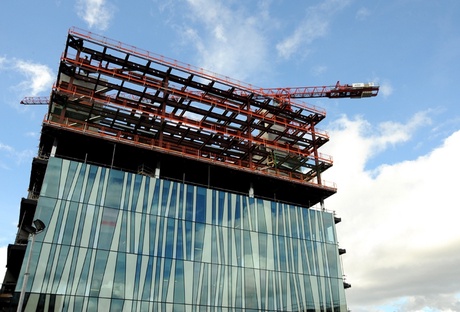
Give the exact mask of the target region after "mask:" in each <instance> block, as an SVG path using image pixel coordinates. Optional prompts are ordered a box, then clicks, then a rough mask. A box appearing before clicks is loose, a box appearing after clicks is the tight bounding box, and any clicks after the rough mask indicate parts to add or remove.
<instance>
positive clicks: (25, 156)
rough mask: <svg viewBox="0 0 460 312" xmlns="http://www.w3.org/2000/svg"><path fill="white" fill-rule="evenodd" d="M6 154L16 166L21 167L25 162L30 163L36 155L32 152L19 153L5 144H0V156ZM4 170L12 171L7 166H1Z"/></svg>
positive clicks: (23, 151)
mask: <svg viewBox="0 0 460 312" xmlns="http://www.w3.org/2000/svg"><path fill="white" fill-rule="evenodd" d="M3 154H6V156H7V157H8V158H10V159H12V160H13V161H14V162H15V163H16V165H21V164H22V163H23V162H24V161H26V162H27V161H29V160H30V159H31V158H32V157H33V156H34V155H35V153H34V152H33V151H32V150H22V151H17V150H16V149H15V148H13V147H12V146H10V145H7V144H3V143H1V142H0V155H3ZM1 167H2V169H10V167H9V166H7V165H6V164H4V163H3V164H2V165H1Z"/></svg>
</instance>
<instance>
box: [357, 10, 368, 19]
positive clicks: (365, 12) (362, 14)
mask: <svg viewBox="0 0 460 312" xmlns="http://www.w3.org/2000/svg"><path fill="white" fill-rule="evenodd" d="M370 15H371V11H369V9H367V8H360V9H359V10H358V11H357V12H356V18H357V19H358V20H364V19H366V18H367V17H368V16H370Z"/></svg>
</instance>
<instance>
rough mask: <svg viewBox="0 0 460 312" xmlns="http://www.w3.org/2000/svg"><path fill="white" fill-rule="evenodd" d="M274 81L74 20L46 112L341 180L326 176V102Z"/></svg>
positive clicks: (159, 145)
mask: <svg viewBox="0 0 460 312" xmlns="http://www.w3.org/2000/svg"><path fill="white" fill-rule="evenodd" d="M266 90H267V89H262V88H257V87H254V86H252V85H249V84H245V83H242V82H240V81H237V80H232V79H230V78H228V77H224V76H220V75H218V74H214V73H211V72H208V71H205V70H203V69H200V68H196V67H193V66H190V65H187V64H183V63H180V62H178V61H175V60H171V59H168V58H165V57H163V56H160V55H157V54H153V53H151V52H148V51H144V50H140V49H137V48H135V47H132V46H129V45H125V44H123V43H121V42H118V41H114V40H111V39H108V38H105V37H101V36H98V35H95V34H92V33H90V32H86V31H83V30H80V29H76V28H72V29H70V30H69V33H68V37H67V43H66V47H65V51H64V53H63V55H62V57H61V62H60V66H59V73H58V77H57V81H56V84H55V85H54V87H53V89H52V92H51V96H50V103H49V104H50V105H49V111H48V114H47V116H46V117H45V121H44V122H45V124H47V125H48V126H51V127H57V128H61V129H62V128H64V129H66V130H69V131H76V132H83V133H86V134H87V135H93V136H94V135H96V136H99V137H104V138H107V139H109V140H117V141H122V142H124V143H126V144H134V145H137V146H139V147H142V148H147V149H154V150H158V151H161V152H163V153H171V154H176V155H177V154H179V155H182V156H184V157H190V158H193V159H197V160H200V161H205V162H212V163H214V164H217V165H222V166H229V167H233V168H235V169H238V170H246V171H247V170H249V171H253V172H257V173H259V174H266V175H270V176H274V177H279V178H283V179H290V180H292V182H294V183H307V184H314V185H317V186H318V187H326V188H328V187H330V188H335V187H334V185H330V184H327V183H325V182H324V181H322V180H321V172H323V171H324V170H326V169H328V168H329V167H331V166H332V157H330V156H328V155H324V154H321V153H319V152H318V148H320V147H321V146H322V145H323V144H325V143H326V142H327V141H328V139H329V137H328V135H327V133H324V132H321V131H319V130H318V129H317V128H316V125H317V124H318V123H319V122H320V121H321V120H322V119H324V118H325V111H324V110H322V109H319V108H317V107H313V106H311V107H310V106H307V105H306V104H304V103H302V102H298V101H297V100H295V99H291V98H286V97H285V96H283V95H277V94H276V93H273V94H270V93H267V91H266Z"/></svg>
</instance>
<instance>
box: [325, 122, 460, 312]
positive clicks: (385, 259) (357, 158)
mask: <svg viewBox="0 0 460 312" xmlns="http://www.w3.org/2000/svg"><path fill="white" fill-rule="evenodd" d="M426 116H427V114H426V113H419V114H416V115H415V116H414V117H413V118H412V119H411V120H410V121H409V122H407V123H406V124H396V123H393V122H387V123H383V124H380V125H379V126H378V127H377V129H373V127H371V125H370V124H369V123H368V122H366V121H365V120H363V119H360V118H357V119H355V120H349V119H348V118H347V117H343V118H341V119H340V120H338V121H337V122H336V123H335V124H334V129H332V131H331V130H330V131H329V133H330V137H331V141H330V142H329V143H328V144H327V145H329V146H327V145H326V146H325V148H327V149H328V150H327V151H326V152H327V153H328V154H331V155H333V156H334V167H332V168H331V169H329V170H328V171H327V172H325V174H324V176H325V177H326V178H327V180H333V181H335V182H337V184H338V193H337V194H336V195H334V196H332V197H331V198H330V199H328V200H327V201H326V204H327V206H326V208H328V209H332V210H335V211H336V212H337V213H338V215H339V216H340V217H342V219H343V222H342V223H340V224H339V225H338V226H337V229H338V231H339V237H338V238H339V241H340V245H341V247H343V248H346V249H347V254H346V255H344V256H343V260H344V269H345V273H346V275H347V280H348V282H350V283H351V284H352V288H351V289H349V290H347V298H348V302H349V307H350V308H351V309H352V310H353V311H371V310H372V311H375V309H371V307H376V306H379V305H383V304H386V305H389V304H393V305H394V304H395V302H396V303H397V302H400V301H401V300H402V299H403V301H404V303H403V304H399V308H398V310H399V311H421V310H422V309H423V308H424V307H430V308H432V309H434V310H436V311H449V310H452V311H457V310H458V306H459V304H460V301H459V299H458V297H456V293H459V292H460V280H459V279H458V276H460V266H459V265H458V263H460V254H459V253H458V250H460V233H459V232H458V225H457V219H456V217H455V216H456V215H457V209H458V207H457V206H458V205H456V202H457V201H458V200H457V198H456V197H457V195H456V194H457V193H458V190H457V189H458V185H457V184H456V183H455V179H456V178H455V177H454V176H453V175H454V174H455V173H458V172H460V162H458V160H457V156H458V150H460V131H458V132H455V133H453V134H452V135H451V136H450V137H448V138H447V139H446V140H445V141H444V142H443V143H442V144H441V145H440V146H439V147H437V148H435V149H434V150H433V151H432V152H431V153H429V154H427V155H424V156H421V157H419V158H417V159H414V160H408V161H402V162H399V163H396V164H393V165H381V166H380V167H379V168H377V169H376V170H375V171H373V172H369V171H366V170H365V165H366V162H367V161H368V160H369V159H370V158H371V157H372V156H373V155H375V154H377V153H379V152H382V151H383V150H385V149H386V148H387V147H389V146H394V145H397V144H402V143H404V142H407V141H409V140H410V139H411V137H412V135H413V134H414V132H415V131H416V130H417V129H418V128H419V127H421V126H422V125H423V124H426V123H427V122H429V119H428V118H427V117H426Z"/></svg>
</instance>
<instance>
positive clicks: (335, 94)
mask: <svg viewBox="0 0 460 312" xmlns="http://www.w3.org/2000/svg"><path fill="white" fill-rule="evenodd" d="M379 88H380V86H379V85H378V84H376V83H373V82H368V83H352V84H340V82H339V81H337V83H336V84H335V85H332V86H315V87H286V88H261V89H254V90H253V91H254V92H255V93H256V94H258V96H259V97H274V98H283V99H290V98H292V99H305V98H323V97H326V98H332V99H333V98H351V99H359V98H366V97H374V96H377V94H378V92H379ZM21 104H23V105H47V104H49V98H48V97H44V96H41V97H25V98H24V99H22V101H21Z"/></svg>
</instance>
